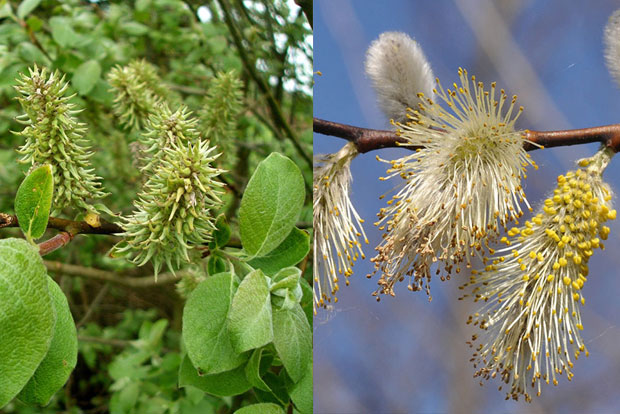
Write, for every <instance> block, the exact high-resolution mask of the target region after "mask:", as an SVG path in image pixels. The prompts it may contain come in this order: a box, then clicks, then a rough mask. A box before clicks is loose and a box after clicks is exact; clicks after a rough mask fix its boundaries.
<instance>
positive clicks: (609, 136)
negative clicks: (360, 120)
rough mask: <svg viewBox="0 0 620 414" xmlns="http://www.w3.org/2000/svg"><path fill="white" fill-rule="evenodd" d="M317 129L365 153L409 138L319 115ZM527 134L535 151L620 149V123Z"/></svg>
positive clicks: (527, 144) (314, 121) (320, 132)
mask: <svg viewBox="0 0 620 414" xmlns="http://www.w3.org/2000/svg"><path fill="white" fill-rule="evenodd" d="M313 130H314V132H316V133H319V134H323V135H331V136H335V137H338V138H343V139H346V140H347V141H351V142H354V143H355V146H356V147H357V150H358V151H359V152H361V153H366V152H370V151H375V150H379V149H382V148H393V147H401V146H402V144H403V143H404V142H406V141H405V140H404V139H403V138H401V137H399V136H398V134H396V133H395V132H394V131H387V130H378V129H367V128H360V127H356V126H352V125H346V124H340V123H337V122H331V121H325V120H323V119H319V118H314V120H313ZM524 137H525V139H526V140H527V141H528V142H526V143H525V144H524V146H525V149H526V150H527V151H533V150H535V149H538V148H540V146H542V147H549V148H551V147H565V146H569V145H579V144H589V143H592V142H600V143H601V144H604V145H606V146H607V147H609V148H611V149H612V150H613V151H615V152H618V151H620V124H613V125H605V126H598V127H592V128H582V129H569V130H563V131H530V130H526V131H525V133H524ZM534 144H537V145H534ZM405 148H407V149H411V150H414V149H416V148H418V147H412V146H407V147H405Z"/></svg>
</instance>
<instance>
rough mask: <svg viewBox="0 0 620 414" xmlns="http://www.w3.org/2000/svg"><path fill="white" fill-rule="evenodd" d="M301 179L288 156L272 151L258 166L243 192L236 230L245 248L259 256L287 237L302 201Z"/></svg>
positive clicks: (299, 211)
mask: <svg viewBox="0 0 620 414" xmlns="http://www.w3.org/2000/svg"><path fill="white" fill-rule="evenodd" d="M304 197H305V190H304V179H303V177H302V175H301V171H300V170H299V167H297V165H295V163H294V162H293V161H291V160H290V159H289V158H287V157H285V156H283V155H281V154H278V153H276V152H274V153H272V154H271V155H269V157H267V158H266V159H265V160H263V161H262V162H261V163H260V164H259V165H258V168H257V169H256V171H255V172H254V174H253V175H252V177H251V178H250V181H249V182H248V185H247V187H246V189H245V192H244V194H243V199H242V200H241V207H240V208H239V230H240V234H241V242H242V244H243V248H244V249H245V251H246V252H247V253H248V254H249V255H251V256H254V257H256V256H263V255H266V254H267V253H269V252H270V251H272V250H273V249H275V248H276V247H278V245H279V244H280V243H282V241H284V239H286V238H287V236H288V235H289V233H290V232H291V230H292V229H293V226H294V225H295V222H296V221H297V219H298V218H299V214H300V213H301V208H302V206H303V203H304Z"/></svg>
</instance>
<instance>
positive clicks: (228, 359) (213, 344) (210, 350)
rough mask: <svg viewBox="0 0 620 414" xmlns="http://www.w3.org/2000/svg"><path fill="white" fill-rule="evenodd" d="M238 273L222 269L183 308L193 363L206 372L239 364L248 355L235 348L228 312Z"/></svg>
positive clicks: (185, 335) (214, 371) (234, 366)
mask: <svg viewBox="0 0 620 414" xmlns="http://www.w3.org/2000/svg"><path fill="white" fill-rule="evenodd" d="M235 289H236V288H235V283H234V276H233V275H232V274H231V273H220V274H218V275H214V276H211V277H209V278H207V279H206V280H205V281H203V282H201V283H200V284H199V285H198V286H197V287H196V289H194V291H193V292H192V294H191V295H190V297H189V298H188V300H187V303H186V304H185V309H184V310H183V341H184V342H185V347H186V348H187V355H188V356H189V358H190V360H191V361H192V364H193V365H194V366H195V367H196V368H199V369H200V370H201V371H202V372H203V373H204V374H217V373H220V372H224V371H230V370H231V369H233V368H237V367H238V366H239V365H241V364H243V362H245V361H246V360H247V355H245V354H239V353H237V352H235V351H234V350H233V346H232V342H231V337H230V333H229V331H228V323H227V316H228V312H229V310H230V305H231V301H232V296H233V294H234V292H235Z"/></svg>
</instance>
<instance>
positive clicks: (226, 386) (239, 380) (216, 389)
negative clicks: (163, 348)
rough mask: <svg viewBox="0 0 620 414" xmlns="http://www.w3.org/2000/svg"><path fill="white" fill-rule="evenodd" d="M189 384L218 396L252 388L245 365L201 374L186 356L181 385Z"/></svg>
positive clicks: (182, 364)
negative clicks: (217, 372) (214, 372)
mask: <svg viewBox="0 0 620 414" xmlns="http://www.w3.org/2000/svg"><path fill="white" fill-rule="evenodd" d="M188 385H191V386H193V387H196V388H198V389H200V390H202V391H204V392H207V393H209V394H213V395H217V396H218V397H227V396H231V395H239V394H243V393H244V392H246V391H247V390H249V389H250V388H252V385H251V384H250V383H249V382H248V380H247V379H246V377H245V368H244V367H243V366H240V367H237V368H235V369H233V370H230V371H225V372H220V373H219V374H211V375H200V373H199V371H198V370H197V369H196V368H195V367H194V366H193V365H192V362H191V361H190V359H189V358H188V357H187V356H185V357H184V358H183V362H182V363H181V367H180V368H179V387H187V386H188Z"/></svg>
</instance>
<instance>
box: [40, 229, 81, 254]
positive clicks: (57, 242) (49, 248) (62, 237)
mask: <svg viewBox="0 0 620 414" xmlns="http://www.w3.org/2000/svg"><path fill="white" fill-rule="evenodd" d="M71 240H73V235H72V234H71V233H67V232H66V231H63V232H62V233H58V234H57V235H55V236H54V237H52V238H51V239H49V240H45V241H44V242H43V243H39V254H40V255H41V256H45V255H46V254H50V253H51V252H53V251H54V250H56V249H60V248H61V247H63V246H66V245H67V244H69V242H70V241H71Z"/></svg>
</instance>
